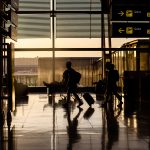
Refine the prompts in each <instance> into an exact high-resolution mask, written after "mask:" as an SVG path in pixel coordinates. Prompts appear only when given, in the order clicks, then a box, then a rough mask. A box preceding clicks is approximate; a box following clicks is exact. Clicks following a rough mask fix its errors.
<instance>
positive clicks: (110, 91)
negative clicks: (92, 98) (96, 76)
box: [102, 63, 123, 106]
mask: <svg viewBox="0 0 150 150" xmlns="http://www.w3.org/2000/svg"><path fill="white" fill-rule="evenodd" d="M106 69H107V70H108V72H107V79H106V80H107V81H106V99H105V102H104V103H103V104H102V106H106V104H107V102H111V100H112V95H115V96H116V97H117V99H118V100H119V105H122V104H123V103H122V96H121V95H119V93H118V87H117V81H118V80H119V74H118V71H117V70H114V64H111V63H107V65H106ZM119 105H118V106H119Z"/></svg>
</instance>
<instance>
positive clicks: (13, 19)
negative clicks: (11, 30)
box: [9, 9, 18, 26]
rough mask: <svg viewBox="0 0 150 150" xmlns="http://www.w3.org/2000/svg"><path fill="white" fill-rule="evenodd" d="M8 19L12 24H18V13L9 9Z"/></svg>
mask: <svg viewBox="0 0 150 150" xmlns="http://www.w3.org/2000/svg"><path fill="white" fill-rule="evenodd" d="M9 20H10V21H11V23H12V24H14V25H15V26H18V15H17V14H16V12H15V11H13V10H12V9H11V10H10V11H9Z"/></svg>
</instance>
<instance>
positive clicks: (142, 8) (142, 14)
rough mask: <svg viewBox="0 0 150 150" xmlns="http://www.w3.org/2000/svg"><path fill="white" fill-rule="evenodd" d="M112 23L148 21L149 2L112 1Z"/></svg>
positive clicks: (131, 0)
mask: <svg viewBox="0 0 150 150" xmlns="http://www.w3.org/2000/svg"><path fill="white" fill-rule="evenodd" d="M111 14H112V21H149V20H150V0H112V13H111Z"/></svg>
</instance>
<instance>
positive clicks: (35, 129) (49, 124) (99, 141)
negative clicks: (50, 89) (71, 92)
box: [0, 94, 150, 150]
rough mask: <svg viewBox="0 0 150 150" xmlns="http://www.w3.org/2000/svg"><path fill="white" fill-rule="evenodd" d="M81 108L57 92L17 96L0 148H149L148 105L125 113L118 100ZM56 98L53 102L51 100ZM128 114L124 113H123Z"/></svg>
mask: <svg viewBox="0 0 150 150" xmlns="http://www.w3.org/2000/svg"><path fill="white" fill-rule="evenodd" d="M92 96H93V98H94V99H95V103H94V105H92V107H89V106H88V104H87V103H86V102H85V101H84V104H83V105H82V106H81V108H78V107H77V103H76V102H75V100H74V99H71V102H70V103H69V104H68V105H64V102H65V99H64V98H63V97H60V95H59V94H58V95H55V96H54V97H48V96H47V95H46V94H29V96H28V99H27V98H26V99H25V98H24V99H19V100H18V102H17V105H16V111H15V112H14V113H13V114H12V123H11V127H10V128H8V127H7V124H5V126H4V128H3V129H1V144H0V146H1V150H7V149H8V150H149V149H150V116H149V108H148V109H147V110H146V109H144V111H142V110H140V113H138V114H137V113H136V112H133V113H127V112H126V111H127V110H125V109H126V108H125V105H124V104H123V105H122V107H117V106H116V105H117V101H116V100H114V103H113V104H109V105H108V106H107V107H106V108H102V107H101V103H102V101H97V100H96V96H95V95H94V94H93V95H92ZM53 100H54V101H55V102H54V103H53V102H52V101H53ZM126 114H127V115H126Z"/></svg>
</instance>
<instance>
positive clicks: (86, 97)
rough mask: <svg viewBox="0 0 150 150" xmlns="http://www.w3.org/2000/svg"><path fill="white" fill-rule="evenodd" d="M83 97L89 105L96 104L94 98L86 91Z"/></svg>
mask: <svg viewBox="0 0 150 150" xmlns="http://www.w3.org/2000/svg"><path fill="white" fill-rule="evenodd" d="M83 98H84V99H85V101H86V102H87V103H88V105H89V106H91V105H92V104H94V99H93V97H92V96H91V95H90V94H89V93H84V94H83Z"/></svg>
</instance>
